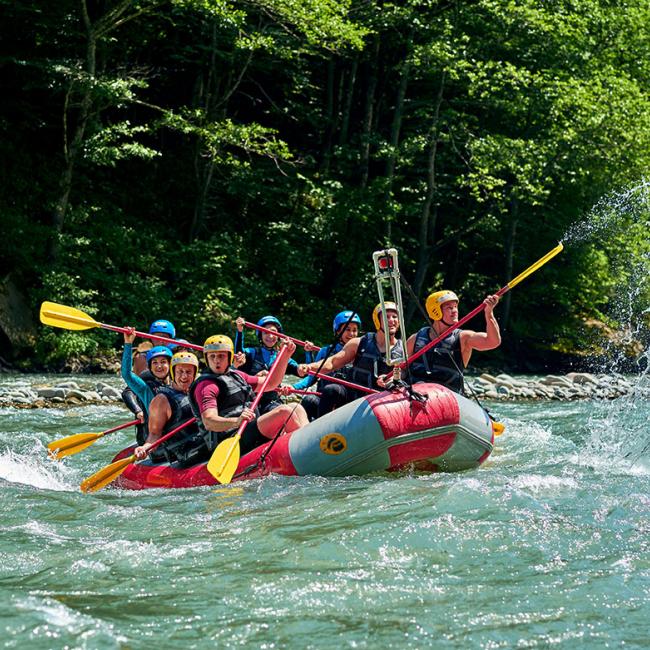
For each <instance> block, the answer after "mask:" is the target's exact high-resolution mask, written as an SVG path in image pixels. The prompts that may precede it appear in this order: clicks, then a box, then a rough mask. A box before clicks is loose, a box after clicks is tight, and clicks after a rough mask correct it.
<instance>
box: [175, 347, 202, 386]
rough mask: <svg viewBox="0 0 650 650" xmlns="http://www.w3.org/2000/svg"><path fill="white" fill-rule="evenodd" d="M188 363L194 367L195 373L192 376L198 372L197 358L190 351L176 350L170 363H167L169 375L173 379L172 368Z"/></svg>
mask: <svg viewBox="0 0 650 650" xmlns="http://www.w3.org/2000/svg"><path fill="white" fill-rule="evenodd" d="M182 364H188V365H190V366H194V367H195V368H196V373H195V374H194V376H195V377H196V375H197V374H198V373H199V360H198V359H197V358H196V355H195V354H192V352H177V353H176V354H175V355H174V356H173V357H172V361H171V364H170V365H169V376H170V377H171V378H172V381H175V380H174V368H175V367H176V366H178V365H182Z"/></svg>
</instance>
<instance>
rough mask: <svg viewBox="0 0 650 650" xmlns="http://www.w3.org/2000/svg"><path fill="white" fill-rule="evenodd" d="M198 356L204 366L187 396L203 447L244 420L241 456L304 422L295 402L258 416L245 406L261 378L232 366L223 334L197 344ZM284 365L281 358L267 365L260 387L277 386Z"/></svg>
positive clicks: (291, 347)
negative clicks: (199, 346)
mask: <svg viewBox="0 0 650 650" xmlns="http://www.w3.org/2000/svg"><path fill="white" fill-rule="evenodd" d="M283 345H287V346H288V347H289V350H290V353H289V355H288V357H286V358H287V360H288V359H289V358H290V357H291V354H293V352H294V351H295V349H296V346H295V344H294V343H292V342H291V341H287V342H286V343H283ZM203 354H204V358H205V362H206V363H207V365H208V367H207V368H206V369H205V370H204V371H203V372H202V373H201V375H199V377H198V378H197V379H196V381H195V382H194V383H193V384H192V387H191V388H190V400H191V403H192V411H193V413H194V415H195V416H196V418H197V421H198V423H199V429H200V431H201V434H202V436H203V439H204V441H205V444H206V446H207V448H208V450H209V451H212V450H214V449H215V448H216V447H217V445H218V444H219V443H220V442H221V441H222V440H225V439H226V438H230V437H231V436H233V435H234V434H235V433H236V431H237V428H238V427H239V425H240V424H241V423H242V422H244V421H246V422H248V424H247V425H246V427H245V429H244V431H243V433H242V436H241V440H240V446H241V453H242V455H243V454H246V453H248V452H249V451H251V450H252V449H255V447H258V446H259V445H261V444H263V443H265V442H267V441H268V440H269V439H272V438H274V437H275V436H276V435H277V434H278V432H280V431H282V429H283V428H284V429H285V431H286V433H291V432H292V431H295V430H296V429H299V428H300V427H302V426H304V425H306V424H307V423H308V422H309V419H308V418H307V413H305V409H304V408H303V407H302V406H300V405H289V404H283V405H282V406H279V407H278V408H275V409H273V410H272V411H269V412H268V413H265V414H264V415H259V413H258V412H255V411H253V410H251V408H250V406H251V405H252V403H253V400H254V397H255V395H254V394H255V393H256V392H258V391H259V390H260V389H261V388H262V384H263V383H264V379H265V378H264V377H257V376H253V375H248V374H246V373H244V372H241V371H239V370H235V369H234V368H233V367H232V365H231V364H232V362H233V358H234V345H233V342H232V340H231V339H230V338H229V337H227V336H223V335H216V336H211V337H210V338H208V339H207V340H206V342H205V343H204V345H203ZM286 368H287V361H285V362H284V363H280V364H279V365H278V364H274V365H273V368H272V370H271V377H270V379H269V381H268V383H267V385H266V391H272V390H275V389H276V388H277V387H278V386H279V384H280V382H281V381H282V378H283V377H284V373H285V371H286Z"/></svg>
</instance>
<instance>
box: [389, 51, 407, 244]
mask: <svg viewBox="0 0 650 650" xmlns="http://www.w3.org/2000/svg"><path fill="white" fill-rule="evenodd" d="M409 55H410V51H409V52H408V53H407V56H406V59H405V61H404V64H403V66H402V74H401V76H400V81H399V87H398V89H397V98H396V100H395V112H394V113H393V123H392V125H391V129H390V153H389V154H388V158H387V159H386V168H385V171H384V176H385V177H386V189H385V191H384V205H385V206H386V240H387V242H388V244H390V241H391V238H392V234H393V233H392V230H393V214H392V210H391V209H390V208H389V206H390V203H391V201H392V198H393V180H394V178H395V163H396V161H397V146H398V145H399V136H400V131H401V129H402V118H403V115H404V99H405V98H406V87H407V85H408V80H409V74H410V71H411V65H410V62H409Z"/></svg>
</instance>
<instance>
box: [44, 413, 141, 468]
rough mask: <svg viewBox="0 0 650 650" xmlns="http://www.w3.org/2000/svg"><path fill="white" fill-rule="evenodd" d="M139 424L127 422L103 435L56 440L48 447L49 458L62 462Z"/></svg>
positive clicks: (75, 435) (80, 435) (89, 434)
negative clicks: (117, 432) (110, 435)
mask: <svg viewBox="0 0 650 650" xmlns="http://www.w3.org/2000/svg"><path fill="white" fill-rule="evenodd" d="M139 423H140V420H131V422H125V423H124V424H120V426H118V427H113V428H112V429H107V430H106V431H102V432H101V433H75V434H74V435H73V436H68V437H67V438H60V439H59V440H54V441H53V442H51V443H50V444H49V445H48V446H47V448H48V450H49V457H50V458H51V459H52V460H61V459H62V458H65V457H66V456H72V454H78V453H79V452H80V451H83V450H84V449H85V448H86V447H90V445H92V444H93V443H94V442H97V441H98V440H99V439H100V438H103V437H104V436H106V435H108V434H109V433H113V432H114V431H120V430H122V429H126V428H127V427H132V426H135V425H136V424H139Z"/></svg>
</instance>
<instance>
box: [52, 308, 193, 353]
mask: <svg viewBox="0 0 650 650" xmlns="http://www.w3.org/2000/svg"><path fill="white" fill-rule="evenodd" d="M40 318H41V323H43V324H44V325H50V326H51V327H61V328H63V329H66V330H75V331H81V330H89V329H93V328H95V327H100V328H101V329H104V330H110V331H111V332H120V333H122V334H131V333H133V334H135V335H136V336H139V337H141V338H145V339H152V340H154V341H160V342H161V343H164V344H169V343H176V344H177V345H181V346H183V347H184V348H192V350H199V351H203V346H201V345H195V344H194V343H187V342H186V341H177V340H176V339H170V338H166V337H164V336H158V335H157V334H149V333H148V332H138V331H137V330H136V331H133V332H131V329H130V328H128V327H118V326H117V325H107V324H106V323H100V322H98V321H96V320H95V319H94V318H93V317H92V316H89V315H88V314H86V313H84V312H83V311H81V310H80V309H75V308H74V307H67V306H66V305H59V304H58V303H56V302H47V301H46V302H44V303H43V304H42V305H41V312H40Z"/></svg>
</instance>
